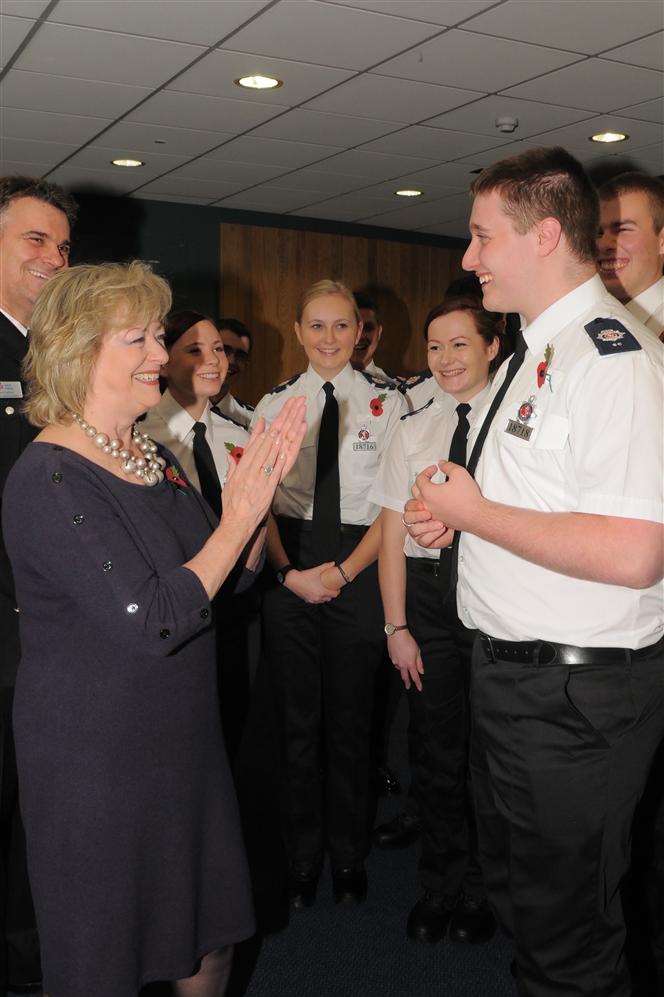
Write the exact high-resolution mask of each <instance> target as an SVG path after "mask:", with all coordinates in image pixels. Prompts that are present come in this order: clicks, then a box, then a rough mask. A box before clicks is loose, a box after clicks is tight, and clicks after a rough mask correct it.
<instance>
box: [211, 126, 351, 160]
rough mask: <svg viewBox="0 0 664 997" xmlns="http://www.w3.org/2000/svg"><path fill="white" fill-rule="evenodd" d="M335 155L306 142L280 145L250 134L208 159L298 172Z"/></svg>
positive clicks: (227, 145) (273, 140)
mask: <svg viewBox="0 0 664 997" xmlns="http://www.w3.org/2000/svg"><path fill="white" fill-rule="evenodd" d="M339 151H341V150H339ZM335 152H336V150H335V149H334V148H332V147H330V146H321V145H312V144H310V143H308V142H282V141H280V140H279V139H271V138H256V137H255V135H254V134H252V135H242V136H241V137H240V138H236V139H234V140H233V141H232V142H227V143H226V144H225V145H223V146H222V147H221V148H220V149H217V150H215V151H214V152H211V153H210V156H209V158H210V159H221V160H225V161H229V162H241V163H261V164H263V165H265V166H279V167H281V168H282V169H286V168H290V169H297V168H298V167H300V166H308V165H309V163H313V162H316V160H318V159H322V158H324V157H325V156H331V155H334V153H335Z"/></svg>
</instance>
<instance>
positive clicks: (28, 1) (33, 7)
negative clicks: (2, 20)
mask: <svg viewBox="0 0 664 997" xmlns="http://www.w3.org/2000/svg"><path fill="white" fill-rule="evenodd" d="M49 2H50V0H2V13H3V14H15V15H16V16H17V17H32V18H34V19H35V20H36V19H37V18H38V17H41V15H42V14H43V13H44V11H45V10H46V8H47V7H48V5H49Z"/></svg>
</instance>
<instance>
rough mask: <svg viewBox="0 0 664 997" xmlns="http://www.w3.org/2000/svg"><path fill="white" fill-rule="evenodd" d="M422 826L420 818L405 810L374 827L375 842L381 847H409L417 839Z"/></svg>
mask: <svg viewBox="0 0 664 997" xmlns="http://www.w3.org/2000/svg"><path fill="white" fill-rule="evenodd" d="M421 828H422V821H421V820H420V818H419V817H418V816H417V815H416V814H410V813H408V812H407V811H404V812H403V813H400V814H397V816H396V817H393V818H392V820H388V821H387V822H386V823H385V824H379V825H378V827H375V828H374V832H373V836H372V838H373V843H374V845H377V846H378V847H379V848H407V846H408V845H412V844H413V842H414V841H417V839H418V837H419V835H420V830H421Z"/></svg>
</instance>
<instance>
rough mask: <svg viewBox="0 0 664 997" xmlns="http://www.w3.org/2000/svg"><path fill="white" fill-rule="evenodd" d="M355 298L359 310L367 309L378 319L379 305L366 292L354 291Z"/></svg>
mask: <svg viewBox="0 0 664 997" xmlns="http://www.w3.org/2000/svg"><path fill="white" fill-rule="evenodd" d="M353 297H354V298H355V304H356V305H357V307H358V308H365V309H366V310H367V311H371V312H373V313H374V315H375V316H376V318H378V305H377V304H376V302H375V301H374V299H373V298H372V297H371V296H370V295H368V294H365V292H364V291H353Z"/></svg>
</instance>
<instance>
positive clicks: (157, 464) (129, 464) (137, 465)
mask: <svg viewBox="0 0 664 997" xmlns="http://www.w3.org/2000/svg"><path fill="white" fill-rule="evenodd" d="M72 418H73V420H74V422H75V423H76V424H77V425H78V426H80V427H81V429H82V430H83V432H84V433H85V435H86V436H87V437H89V438H90V439H91V440H92V442H93V443H94V445H95V446H96V447H99V449H100V450H101V451H102V452H103V453H105V454H108V456H109V457H112V458H113V459H114V460H118V459H119V460H120V462H121V463H120V466H121V468H122V470H123V471H124V473H125V474H135V475H136V477H137V478H141V480H142V481H144V482H145V484H146V485H158V484H159V482H160V481H163V480H164V472H163V470H162V468H164V467H165V466H166V461H165V460H164V458H163V457H158V456H157V444H156V443H153V441H152V440H151V439H150V437H149V436H148V435H147V433H141V431H140V430H139V429H138V428H137V427H136V426H134V427H133V429H132V433H131V436H132V441H133V442H134V444H135V445H136V447H137V448H138V450H140V451H141V454H143V456H142V457H137V456H135V455H134V454H133V453H132V452H131V450H125V449H123V448H122V441H121V440H111V439H109V437H108V436H107V435H106V433H98V432H97V430H96V428H95V427H94V426H91V425H90V423H89V422H86V421H85V419H84V418H83V417H82V416H80V415H74V416H72Z"/></svg>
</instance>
